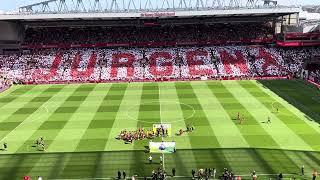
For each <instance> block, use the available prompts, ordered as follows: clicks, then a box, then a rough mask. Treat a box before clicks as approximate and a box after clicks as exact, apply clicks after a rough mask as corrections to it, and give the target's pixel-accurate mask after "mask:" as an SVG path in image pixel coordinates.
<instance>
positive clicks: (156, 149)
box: [149, 142, 176, 153]
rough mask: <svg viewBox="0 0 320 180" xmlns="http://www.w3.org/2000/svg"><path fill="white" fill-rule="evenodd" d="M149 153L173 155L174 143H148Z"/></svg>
mask: <svg viewBox="0 0 320 180" xmlns="http://www.w3.org/2000/svg"><path fill="white" fill-rule="evenodd" d="M149 148H150V152H151V153H174V152H175V149H176V143H175V142H149Z"/></svg>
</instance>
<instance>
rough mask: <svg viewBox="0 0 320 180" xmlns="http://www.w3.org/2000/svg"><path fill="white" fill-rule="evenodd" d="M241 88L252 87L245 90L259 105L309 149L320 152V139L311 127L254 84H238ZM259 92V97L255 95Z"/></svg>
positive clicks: (249, 82)
mask: <svg viewBox="0 0 320 180" xmlns="http://www.w3.org/2000/svg"><path fill="white" fill-rule="evenodd" d="M239 84H240V85H241V86H242V87H245V86H246V85H247V84H249V85H252V84H253V85H254V87H252V88H247V91H248V92H249V93H250V94H251V95H252V96H253V97H255V98H256V99H257V100H258V101H260V103H261V104H263V105H264V106H265V107H266V108H267V109H269V111H270V112H274V113H273V114H274V115H275V116H276V117H277V118H278V119H279V120H281V121H282V122H283V123H284V124H285V125H286V126H287V127H288V128H290V129H291V130H292V131H293V132H294V133H295V134H296V135H298V136H299V137H300V138H301V139H302V140H303V141H304V142H306V143H307V144H308V145H309V146H310V147H312V148H313V149H315V150H320V146H319V144H318V143H317V141H318V140H319V139H320V134H319V133H318V132H317V131H315V130H314V129H313V128H312V127H310V126H309V125H308V124H306V123H305V122H304V121H303V120H301V119H300V118H298V117H297V116H295V115H294V114H293V113H291V112H290V111H289V110H288V109H287V107H285V106H283V105H281V104H280V103H278V101H276V100H275V99H274V98H273V97H271V96H269V95H268V94H266V93H265V92H263V91H261V90H260V88H259V87H257V86H256V84H255V83H254V82H251V81H246V82H239ZM256 92H259V96H258V95H257V94H256ZM266 99H267V100H266ZM274 102H277V106H279V107H278V108H279V109H280V111H279V112H276V109H275V107H273V105H272V104H273V103H274Z"/></svg>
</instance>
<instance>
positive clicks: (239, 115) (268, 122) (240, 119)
mask: <svg viewBox="0 0 320 180" xmlns="http://www.w3.org/2000/svg"><path fill="white" fill-rule="evenodd" d="M276 112H277V113H278V112H279V109H278V108H276ZM236 119H237V121H239V124H243V123H244V121H245V117H244V116H243V115H241V114H240V113H239V112H238V113H237V118H236ZM266 123H267V124H270V123H271V118H270V116H268V119H267V121H266Z"/></svg>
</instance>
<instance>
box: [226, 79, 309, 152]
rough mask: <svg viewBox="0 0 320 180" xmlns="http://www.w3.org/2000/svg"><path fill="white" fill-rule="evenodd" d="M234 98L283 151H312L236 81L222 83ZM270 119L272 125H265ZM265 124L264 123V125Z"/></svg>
mask: <svg viewBox="0 0 320 180" xmlns="http://www.w3.org/2000/svg"><path fill="white" fill-rule="evenodd" d="M222 83H223V85H224V86H225V87H226V88H228V89H229V90H230V92H231V93H232V94H233V95H234V97H235V98H236V99H237V100H238V101H239V102H240V103H241V104H242V105H243V106H244V107H245V108H246V109H247V110H249V111H251V112H252V113H251V114H252V115H253V117H254V118H255V119H257V120H259V121H260V125H261V126H262V127H263V128H264V129H265V131H266V132H267V133H268V134H269V135H270V136H271V137H272V138H273V139H274V141H275V142H277V144H278V145H279V146H280V148H282V149H296V150H312V147H310V146H309V145H308V144H306V143H305V142H304V141H303V140H302V139H301V138H300V137H298V136H297V135H296V134H295V133H294V132H293V131H292V130H291V129H289V128H288V127H287V126H286V125H285V124H284V123H283V122H282V121H280V120H279V119H278V118H277V117H276V116H275V115H274V114H273V113H272V112H271V111H269V109H268V108H266V107H265V106H264V105H263V104H261V103H260V101H258V100H257V99H256V98H255V97H253V96H252V95H251V94H250V93H249V92H248V91H247V90H246V89H244V88H243V87H242V86H240V85H239V84H238V82H236V81H230V82H222ZM268 117H270V118H271V119H272V120H271V121H272V123H271V124H268V123H265V122H266V121H267V119H268ZM263 122H264V123H263Z"/></svg>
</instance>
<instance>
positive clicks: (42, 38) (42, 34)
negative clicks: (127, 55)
mask: <svg viewBox="0 0 320 180" xmlns="http://www.w3.org/2000/svg"><path fill="white" fill-rule="evenodd" d="M147 24H150V25H151V26H143V27H136V26H127V27H103V26H92V27H90V26H89V27H80V28H79V27H77V28H73V27H60V28H59V27H43V28H39V27H37V28H29V29H27V31H26V36H25V37H26V39H25V44H28V45H40V44H42V45H43V44H96V43H143V42H145V43H147V42H179V43H183V42H199V41H215V42H220V43H225V44H227V43H228V42H245V41H250V40H255V41H257V40H262V39H268V38H273V34H274V33H273V28H271V26H270V25H268V24H263V23H243V24H235V25H233V24H215V25H209V24H207V25H204V24H198V25H195V24H192V25H162V26H160V25H157V23H155V22H152V23H147ZM186 29H187V31H186Z"/></svg>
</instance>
